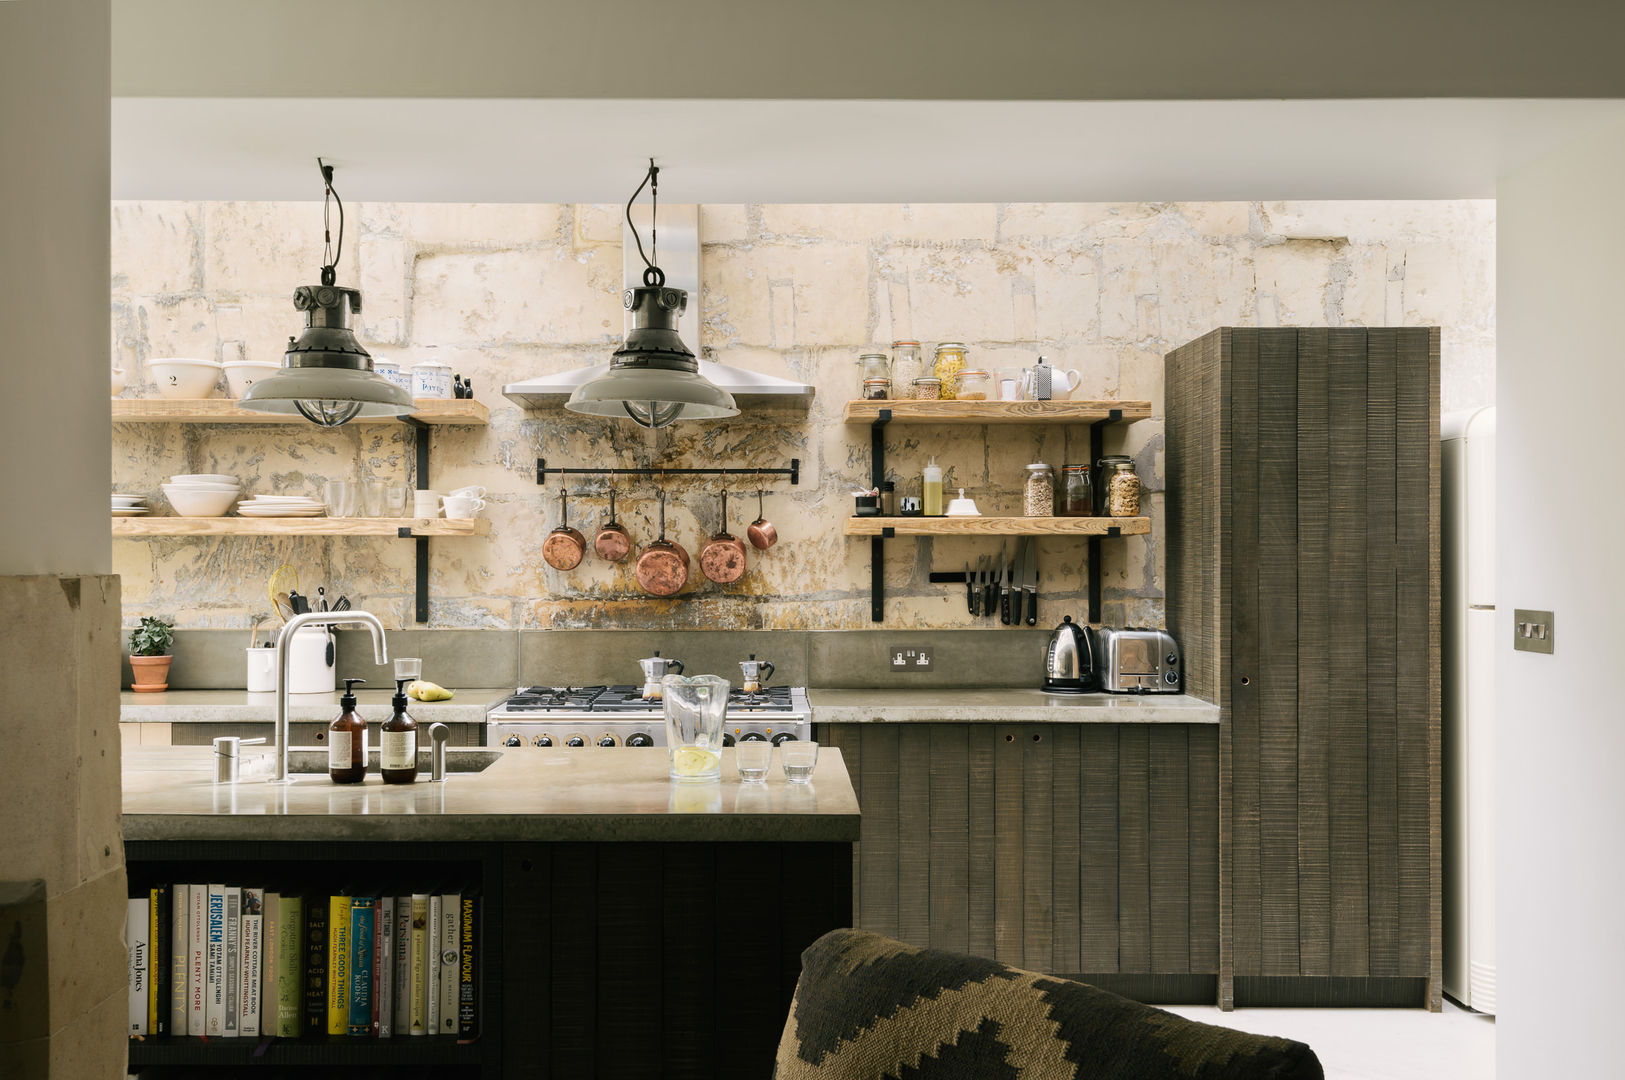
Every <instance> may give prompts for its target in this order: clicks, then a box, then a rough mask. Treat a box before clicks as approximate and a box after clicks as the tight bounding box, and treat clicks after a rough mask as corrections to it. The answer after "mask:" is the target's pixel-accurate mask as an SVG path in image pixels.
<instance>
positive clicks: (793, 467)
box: [536, 458, 801, 486]
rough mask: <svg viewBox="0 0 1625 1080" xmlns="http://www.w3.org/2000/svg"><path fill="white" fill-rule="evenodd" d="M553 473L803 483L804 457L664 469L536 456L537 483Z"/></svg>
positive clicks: (656, 466)
mask: <svg viewBox="0 0 1625 1080" xmlns="http://www.w3.org/2000/svg"><path fill="white" fill-rule="evenodd" d="M549 475H552V476H735V477H742V478H745V479H749V478H750V477H753V476H787V477H789V478H790V484H791V486H795V485H797V484H800V483H801V459H800V458H791V459H790V464H789V465H788V466H780V467H776V468H771V469H758V468H755V467H753V466H749V465H741V466H739V467H737V468H727V469H665V468H661V467H660V466H658V465H654V466H650V467H647V468H645V467H642V466H639V467H636V468H630V469H566V468H562V467H560V466H556V465H554V466H550V465H548V463H547V459H546V458H537V459H536V483H537V484H538V485H541V486H546V484H547V478H548V476H549Z"/></svg>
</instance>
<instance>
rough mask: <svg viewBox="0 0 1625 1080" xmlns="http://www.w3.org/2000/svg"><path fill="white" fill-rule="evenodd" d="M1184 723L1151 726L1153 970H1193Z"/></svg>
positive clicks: (1149, 801)
mask: <svg viewBox="0 0 1625 1080" xmlns="http://www.w3.org/2000/svg"><path fill="white" fill-rule="evenodd" d="M1188 730H1189V729H1187V728H1186V727H1184V726H1183V725H1180V726H1175V725H1172V724H1169V725H1148V726H1147V728H1146V738H1147V741H1148V747H1149V753H1148V760H1149V779H1148V783H1147V804H1148V809H1149V817H1150V822H1151V826H1150V829H1149V830H1148V831H1147V834H1146V835H1147V842H1148V844H1149V845H1150V853H1149V856H1150V857H1149V865H1150V881H1151V888H1150V897H1151V970H1152V971H1153V972H1156V973H1158V974H1168V973H1172V972H1186V971H1189V970H1190V969H1191V967H1190V964H1191V877H1190V869H1191V867H1190V858H1191V847H1190V839H1191V838H1190V791H1191V787H1190V785H1191V777H1190V740H1189V737H1188V734H1187V733H1188Z"/></svg>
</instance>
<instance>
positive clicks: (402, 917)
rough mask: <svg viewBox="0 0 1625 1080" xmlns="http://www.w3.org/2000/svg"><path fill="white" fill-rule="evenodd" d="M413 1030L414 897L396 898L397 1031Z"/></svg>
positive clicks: (403, 1033)
mask: <svg viewBox="0 0 1625 1080" xmlns="http://www.w3.org/2000/svg"><path fill="white" fill-rule="evenodd" d="M411 1030H412V898H411V897H410V896H397V897H396V898H395V1031H396V1033H397V1034H400V1035H405V1034H406V1033H407V1032H409V1031H411Z"/></svg>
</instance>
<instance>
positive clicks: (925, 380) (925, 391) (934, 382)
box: [914, 375, 942, 401]
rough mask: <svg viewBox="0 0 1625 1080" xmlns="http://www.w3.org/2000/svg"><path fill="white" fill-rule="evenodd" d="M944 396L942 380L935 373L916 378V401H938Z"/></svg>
mask: <svg viewBox="0 0 1625 1080" xmlns="http://www.w3.org/2000/svg"><path fill="white" fill-rule="evenodd" d="M941 396H942V380H941V379H939V378H937V377H936V376H935V375H921V376H920V377H919V378H918V379H915V380H914V398H915V400H916V401H936V400H937V399H938V398H940V397H941Z"/></svg>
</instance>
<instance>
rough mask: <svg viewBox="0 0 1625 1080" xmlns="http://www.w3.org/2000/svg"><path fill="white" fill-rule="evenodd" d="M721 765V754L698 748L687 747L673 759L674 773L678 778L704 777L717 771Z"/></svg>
mask: <svg viewBox="0 0 1625 1080" xmlns="http://www.w3.org/2000/svg"><path fill="white" fill-rule="evenodd" d="M721 763H722V755H721V754H719V753H717V752H716V751H715V750H705V749H702V748H700V747H696V746H690V747H685V748H683V749H682V750H679V751H677V752H676V753H675V754H673V755H672V758H671V768H672V771H673V772H675V773H676V774H677V775H678V776H704V775H705V774H706V773H708V772H713V771H715V770H716V769H717V768H718V767H719V766H720V765H721Z"/></svg>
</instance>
